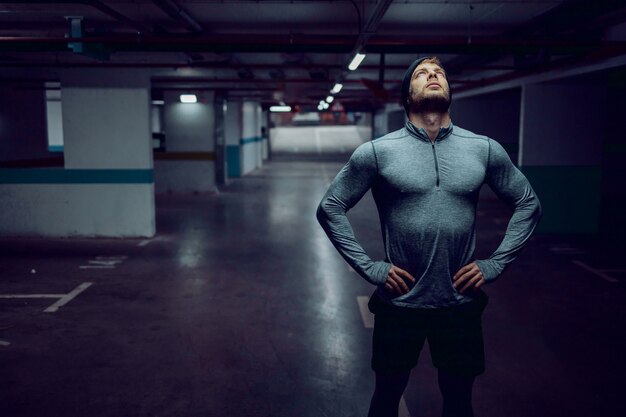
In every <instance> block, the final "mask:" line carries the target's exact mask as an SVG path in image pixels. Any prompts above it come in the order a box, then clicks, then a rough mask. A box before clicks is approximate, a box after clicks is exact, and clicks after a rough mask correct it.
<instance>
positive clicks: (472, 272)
mask: <svg viewBox="0 0 626 417" xmlns="http://www.w3.org/2000/svg"><path fill="white" fill-rule="evenodd" d="M452 279H453V281H454V284H453V287H454V288H457V289H458V288H460V289H459V290H458V291H459V292H460V293H463V292H465V291H466V290H467V289H470V288H471V289H472V290H474V291H478V289H479V288H480V287H482V286H483V285H484V284H485V277H484V276H483V273H482V272H480V268H478V265H476V262H472V263H470V264H467V265H465V266H464V267H463V268H461V269H459V271H458V272H457V273H456V274H454V277H453V278H452Z"/></svg>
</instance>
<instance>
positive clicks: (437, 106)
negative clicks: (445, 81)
mask: <svg viewBox="0 0 626 417" xmlns="http://www.w3.org/2000/svg"><path fill="white" fill-rule="evenodd" d="M450 102H451V100H450V93H448V94H446V95H442V94H428V95H422V96H421V97H415V98H414V97H413V95H412V94H409V110H410V111H411V113H445V112H447V111H448V109H449V108H450Z"/></svg>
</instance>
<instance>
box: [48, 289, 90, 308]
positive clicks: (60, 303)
mask: <svg viewBox="0 0 626 417" xmlns="http://www.w3.org/2000/svg"><path fill="white" fill-rule="evenodd" d="M91 284H93V282H83V283H82V284H80V285H79V286H78V287H76V288H74V289H73V290H72V291H70V292H68V293H67V294H65V295H64V296H63V297H61V299H60V300H59V301H57V302H56V303H54V304H52V305H51V306H50V307H48V308H46V309H45V310H44V311H43V312H44V313H54V312H55V311H57V310H58V309H59V308H61V307H63V306H64V305H65V304H67V303H69V302H70V301H72V300H73V299H74V298H76V297H77V296H78V294H80V293H81V292H83V291H85V290H86V289H87V288H89V287H90V286H91Z"/></svg>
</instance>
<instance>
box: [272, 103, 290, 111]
mask: <svg viewBox="0 0 626 417" xmlns="http://www.w3.org/2000/svg"><path fill="white" fill-rule="evenodd" d="M270 111H271V112H272V113H289V112H290V111H291V106H285V105H281V106H271V107H270Z"/></svg>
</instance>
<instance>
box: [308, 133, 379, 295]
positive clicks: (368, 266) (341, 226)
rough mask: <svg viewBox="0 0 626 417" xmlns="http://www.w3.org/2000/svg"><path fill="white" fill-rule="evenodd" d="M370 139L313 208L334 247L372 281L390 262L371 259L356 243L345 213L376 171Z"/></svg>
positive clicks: (354, 202) (375, 280)
mask: <svg viewBox="0 0 626 417" xmlns="http://www.w3.org/2000/svg"><path fill="white" fill-rule="evenodd" d="M374 152H375V151H374V147H373V144H372V143H371V142H367V143H364V144H362V145H361V146H359V147H358V148H357V149H356V150H355V151H354V153H353V154H352V156H351V157H350V160H349V161H348V163H347V164H346V165H345V166H344V167H343V168H342V169H341V171H339V173H338V174H337V176H336V177H335V179H334V180H333V182H332V183H331V184H330V186H329V188H328V191H327V192H326V194H325V195H324V198H322V201H321V202H320V204H319V206H318V208H317V220H318V221H319V223H320V225H321V226H322V228H323V229H324V231H325V232H326V234H327V235H328V238H329V239H330V241H331V242H332V244H333V245H334V246H335V248H336V249H337V251H338V252H339V253H340V254H341V256H343V258H344V259H345V260H346V261H347V262H348V264H350V266H351V267H352V268H353V269H354V270H355V271H356V272H357V273H358V274H359V275H361V276H362V277H363V278H365V279H366V280H367V281H369V282H371V283H372V284H375V285H381V284H383V283H384V282H385V281H386V277H387V273H388V272H389V269H390V268H391V264H390V263H387V262H384V261H377V262H375V261H373V260H372V259H371V258H370V257H369V256H368V255H367V254H366V253H365V250H364V249H363V247H362V246H361V245H360V244H359V242H358V241H357V240H356V238H355V236H354V231H353V229H352V226H351V225H350V222H349V221H348V217H347V216H346V213H347V212H348V210H350V209H351V208H352V207H353V206H354V205H355V204H356V203H357V202H358V201H359V200H360V199H361V198H362V197H363V195H365V193H366V192H367V191H368V190H369V189H370V187H371V186H372V183H373V181H374V179H375V178H376V175H377V165H376V155H375V153H374Z"/></svg>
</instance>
